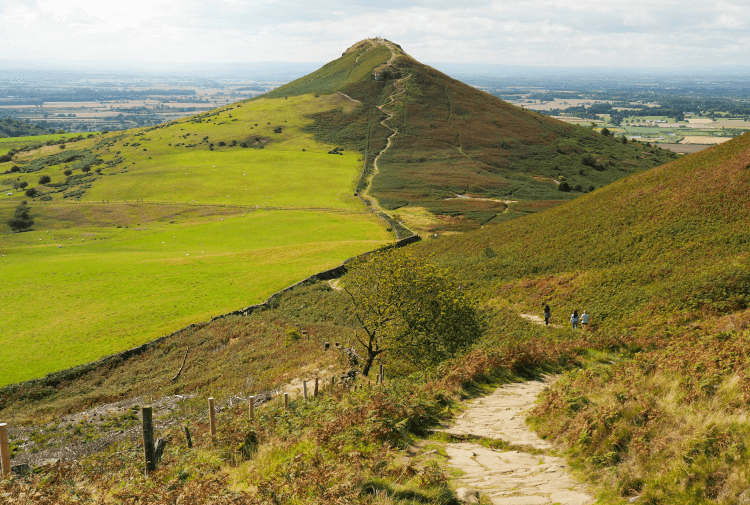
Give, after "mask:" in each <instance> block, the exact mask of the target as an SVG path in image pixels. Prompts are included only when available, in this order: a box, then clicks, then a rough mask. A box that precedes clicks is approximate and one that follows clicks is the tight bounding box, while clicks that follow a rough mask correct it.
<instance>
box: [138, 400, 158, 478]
mask: <svg viewBox="0 0 750 505" xmlns="http://www.w3.org/2000/svg"><path fill="white" fill-rule="evenodd" d="M141 415H142V417H143V455H144V458H145V461H146V477H148V473H149V472H153V471H154V470H156V449H155V448H154V424H153V421H152V417H151V415H152V410H151V406H148V407H143V408H142V409H141Z"/></svg>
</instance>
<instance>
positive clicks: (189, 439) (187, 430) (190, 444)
mask: <svg viewBox="0 0 750 505" xmlns="http://www.w3.org/2000/svg"><path fill="white" fill-rule="evenodd" d="M185 439H186V440H187V446H188V449H192V448H193V437H191V436H190V428H188V427H187V426H185Z"/></svg>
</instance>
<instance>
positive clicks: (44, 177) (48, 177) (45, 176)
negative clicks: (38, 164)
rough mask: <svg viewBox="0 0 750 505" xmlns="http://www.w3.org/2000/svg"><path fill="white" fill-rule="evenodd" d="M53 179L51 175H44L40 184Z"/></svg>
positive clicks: (40, 179)
mask: <svg viewBox="0 0 750 505" xmlns="http://www.w3.org/2000/svg"><path fill="white" fill-rule="evenodd" d="M51 180H52V179H50V176H49V175H43V176H41V177H40V178H39V184H48V183H49V182H50V181H51Z"/></svg>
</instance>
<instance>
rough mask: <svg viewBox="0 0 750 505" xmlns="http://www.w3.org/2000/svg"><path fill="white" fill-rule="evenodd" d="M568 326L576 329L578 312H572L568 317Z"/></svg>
mask: <svg viewBox="0 0 750 505" xmlns="http://www.w3.org/2000/svg"><path fill="white" fill-rule="evenodd" d="M570 324H571V326H572V327H573V329H574V330H577V329H578V311H577V310H574V311H573V313H572V314H571V315H570Z"/></svg>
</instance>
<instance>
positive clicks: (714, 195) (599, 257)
mask: <svg viewBox="0 0 750 505" xmlns="http://www.w3.org/2000/svg"><path fill="white" fill-rule="evenodd" d="M749 167H750V136H749V135H743V136H742V137H739V138H737V139H735V140H733V141H731V142H727V143H726V144H725V145H722V146H717V147H715V148H711V149H709V150H706V151H704V152H701V153H698V154H695V155H691V156H689V157H686V158H681V159H679V160H677V161H674V162H672V163H669V164H666V165H662V166H660V167H657V168H654V169H652V170H649V171H646V172H643V173H640V174H636V175H632V176H629V177H627V178H624V179H622V180H620V181H617V182H615V183H613V184H611V185H609V186H607V187H605V188H602V189H599V190H597V191H594V192H593V193H591V194H588V195H586V196H584V197H581V198H579V199H576V200H574V201H572V202H569V203H567V204H566V205H563V206H560V207H557V208H555V209H551V210H549V211H546V212H544V213H540V214H536V215H534V216H528V217H526V218H524V219H519V220H516V221H513V222H510V223H507V224H505V225H504V226H500V227H492V228H486V229H484V230H479V231H477V232H473V233H471V234H467V235H466V236H461V237H456V238H455V239H453V240H450V241H448V240H445V241H443V240H438V241H433V242H432V243H431V244H429V245H428V246H427V249H428V250H429V251H430V253H434V254H436V255H437V257H439V258H441V260H442V261H444V262H445V263H446V264H448V265H451V266H452V267H454V268H456V269H458V270H460V271H462V272H463V274H464V275H465V276H466V277H467V278H470V279H472V281H473V282H474V283H475V284H477V285H478V286H481V288H482V289H483V290H485V292H486V294H487V296H488V297H489V298H491V299H493V300H495V302H496V303H498V304H502V305H506V306H512V307H514V310H516V311H518V312H521V311H524V312H526V311H531V312H532V313H535V312H538V307H540V306H541V305H542V304H543V303H544V302H550V304H551V305H552V306H553V307H555V308H557V311H556V316H557V320H558V321H560V320H561V319H563V318H564V316H565V315H566V314H569V313H570V312H572V310H573V309H575V308H577V309H584V308H586V309H588V310H589V312H592V313H593V314H594V321H595V322H596V326H597V327H599V328H600V329H602V330H606V331H611V332H613V333H614V332H621V331H624V329H625V328H627V329H628V333H630V334H632V335H641V336H645V335H653V332H656V331H658V332H661V333H665V334H666V333H668V331H666V330H664V324H665V323H670V324H671V325H675V326H677V327H681V326H682V325H684V324H685V323H686V322H687V321H690V320H694V319H703V318H706V319H716V318H718V317H720V316H722V315H723V314H728V313H733V312H739V313H743V314H744V311H745V309H746V308H747V306H748V303H750V262H749V258H750V245H749V244H750V226H749V225H750V198H748V194H750V168H749ZM509 237H512V240H509ZM743 317H745V316H743ZM657 328H659V329H658V330H657Z"/></svg>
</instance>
